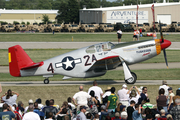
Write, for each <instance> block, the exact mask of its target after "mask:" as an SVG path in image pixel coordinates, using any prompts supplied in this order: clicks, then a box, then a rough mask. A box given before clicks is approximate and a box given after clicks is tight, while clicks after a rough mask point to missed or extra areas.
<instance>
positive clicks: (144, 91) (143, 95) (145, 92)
mask: <svg viewBox="0 0 180 120" xmlns="http://www.w3.org/2000/svg"><path fill="white" fill-rule="evenodd" d="M146 95H147V96H146ZM147 97H148V94H147V87H143V88H142V93H141V94H140V97H139V100H138V104H141V103H142V101H143V100H145V99H146V98H147Z"/></svg>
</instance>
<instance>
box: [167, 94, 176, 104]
mask: <svg viewBox="0 0 180 120" xmlns="http://www.w3.org/2000/svg"><path fill="white" fill-rule="evenodd" d="M170 96H172V98H173V97H174V96H175V95H174V93H171V94H169V96H168V99H167V100H168V102H167V103H168V104H169V101H170ZM171 103H173V100H172V101H171Z"/></svg>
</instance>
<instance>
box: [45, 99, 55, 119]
mask: <svg viewBox="0 0 180 120" xmlns="http://www.w3.org/2000/svg"><path fill="white" fill-rule="evenodd" d="M53 105H54V102H53V101H52V100H50V101H49V106H46V107H44V108H43V109H42V111H43V113H44V115H45V118H49V116H48V113H49V112H52V113H53V115H54V116H55V115H56V113H57V112H58V110H57V108H56V107H54V106H53Z"/></svg>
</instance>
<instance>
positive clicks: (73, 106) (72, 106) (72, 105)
mask: <svg viewBox="0 0 180 120" xmlns="http://www.w3.org/2000/svg"><path fill="white" fill-rule="evenodd" d="M68 105H70V106H71V108H72V110H74V109H75V108H76V107H75V105H74V104H72V103H68Z"/></svg>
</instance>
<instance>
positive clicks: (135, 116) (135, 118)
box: [132, 110, 142, 120]
mask: <svg viewBox="0 0 180 120" xmlns="http://www.w3.org/2000/svg"><path fill="white" fill-rule="evenodd" d="M132 118H133V120H142V116H141V114H139V113H138V110H135V111H134V112H133V114H132Z"/></svg>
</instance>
